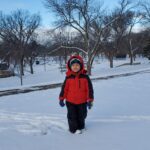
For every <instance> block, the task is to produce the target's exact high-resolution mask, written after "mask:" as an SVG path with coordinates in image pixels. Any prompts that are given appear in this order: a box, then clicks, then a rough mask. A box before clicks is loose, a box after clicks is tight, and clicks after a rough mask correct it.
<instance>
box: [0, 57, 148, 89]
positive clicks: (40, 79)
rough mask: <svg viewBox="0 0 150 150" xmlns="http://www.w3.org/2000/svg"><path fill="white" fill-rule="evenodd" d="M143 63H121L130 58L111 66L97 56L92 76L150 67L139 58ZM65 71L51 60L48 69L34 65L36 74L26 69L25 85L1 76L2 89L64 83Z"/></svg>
mask: <svg viewBox="0 0 150 150" xmlns="http://www.w3.org/2000/svg"><path fill="white" fill-rule="evenodd" d="M139 62H140V63H141V64H140V65H133V66H130V65H124V66H121V67H118V66H119V65H122V64H125V63H129V59H128V58H127V59H123V60H117V59H116V60H114V68H110V67H109V62H108V60H107V59H101V58H97V59H95V62H94V64H93V69H92V76H91V78H95V77H106V76H109V75H116V74H123V73H129V72H137V71H144V70H148V69H150V63H149V61H148V59H145V58H140V57H139V58H137V59H136V61H135V63H139ZM64 76H65V72H63V73H61V72H60V70H59V64H57V63H55V62H52V61H50V62H49V63H48V64H47V65H46V71H45V70H44V66H43V65H35V66H34V74H33V75H31V74H30V73H29V68H26V69H25V76H24V77H23V86H21V85H20V79H19V77H17V76H14V77H9V78H0V91H3V90H9V89H16V88H19V89H20V88H21V89H23V88H27V87H31V86H37V85H48V84H53V83H62V82H63V80H64Z"/></svg>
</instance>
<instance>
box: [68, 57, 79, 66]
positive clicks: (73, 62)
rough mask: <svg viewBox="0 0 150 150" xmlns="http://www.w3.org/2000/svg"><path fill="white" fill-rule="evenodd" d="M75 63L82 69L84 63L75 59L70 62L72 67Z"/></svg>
mask: <svg viewBox="0 0 150 150" xmlns="http://www.w3.org/2000/svg"><path fill="white" fill-rule="evenodd" d="M75 63H77V64H79V65H80V67H81V68H82V63H81V61H80V60H79V59H78V58H73V59H71V60H70V64H69V65H70V67H71V66H72V65H73V64H75Z"/></svg>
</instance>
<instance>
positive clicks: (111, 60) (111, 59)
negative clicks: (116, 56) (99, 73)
mask: <svg viewBox="0 0 150 150" xmlns="http://www.w3.org/2000/svg"><path fill="white" fill-rule="evenodd" d="M109 61H110V68H113V67H114V65H113V57H110V59H109Z"/></svg>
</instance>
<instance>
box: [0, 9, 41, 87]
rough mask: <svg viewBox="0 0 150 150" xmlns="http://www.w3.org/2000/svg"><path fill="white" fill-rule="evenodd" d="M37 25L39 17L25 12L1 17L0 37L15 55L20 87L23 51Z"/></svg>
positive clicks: (15, 12)
mask: <svg viewBox="0 0 150 150" xmlns="http://www.w3.org/2000/svg"><path fill="white" fill-rule="evenodd" d="M39 24H40V16H39V15H38V14H34V15H30V13H29V12H27V11H22V10H17V11H14V12H13V13H12V14H10V15H1V23H0V37H1V38H2V39H3V41H6V42H7V43H8V44H9V45H10V49H11V50H12V53H15V56H16V57H17V59H18V64H19V66H20V79H21V85H22V84H23V83H22V75H24V69H23V65H24V64H23V63H24V58H25V51H26V49H27V45H28V44H29V42H30V40H31V38H32V35H33V34H34V32H35V30H36V29H37V28H38V26H39Z"/></svg>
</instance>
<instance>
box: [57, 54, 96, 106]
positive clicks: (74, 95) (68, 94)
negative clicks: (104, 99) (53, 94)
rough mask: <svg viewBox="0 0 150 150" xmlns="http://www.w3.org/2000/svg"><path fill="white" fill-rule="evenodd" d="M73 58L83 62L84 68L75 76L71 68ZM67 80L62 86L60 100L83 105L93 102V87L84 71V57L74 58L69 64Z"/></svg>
mask: <svg viewBox="0 0 150 150" xmlns="http://www.w3.org/2000/svg"><path fill="white" fill-rule="evenodd" d="M73 58H78V59H79V60H80V61H81V64H82V67H81V71H79V73H78V74H75V73H74V72H73V71H72V70H71V68H70V65H69V64H70V61H71V60H72V59H73ZM67 69H68V71H67V72H66V78H65V81H64V83H63V85H62V88H61V92H60V95H59V99H60V100H64V99H66V101H68V102H71V103H73V104H82V103H85V102H88V101H93V100H94V96H93V86H92V82H91V80H90V78H89V76H88V75H87V74H86V72H87V71H86V70H85V69H84V63H83V59H82V57H80V56H79V55H78V56H72V57H71V58H70V59H69V60H68V63H67Z"/></svg>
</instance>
